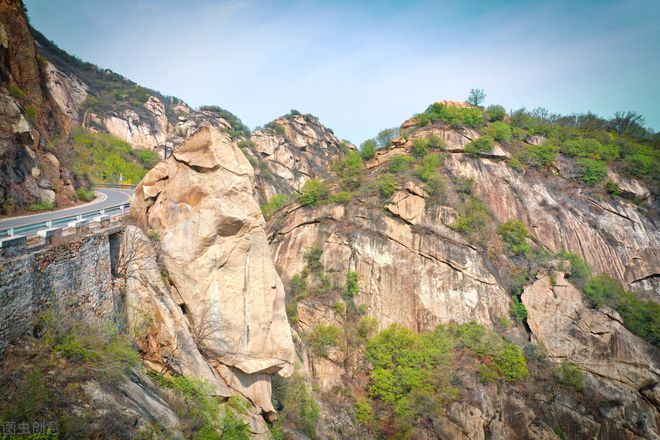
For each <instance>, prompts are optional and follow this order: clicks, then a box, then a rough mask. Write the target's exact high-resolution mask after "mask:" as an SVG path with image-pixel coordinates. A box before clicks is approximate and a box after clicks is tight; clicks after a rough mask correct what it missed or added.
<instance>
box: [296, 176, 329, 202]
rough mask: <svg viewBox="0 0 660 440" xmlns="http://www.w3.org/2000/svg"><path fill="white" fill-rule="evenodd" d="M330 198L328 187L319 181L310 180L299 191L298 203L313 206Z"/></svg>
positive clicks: (325, 183)
mask: <svg viewBox="0 0 660 440" xmlns="http://www.w3.org/2000/svg"><path fill="white" fill-rule="evenodd" d="M329 197H330V185H329V184H328V183H327V182H324V181H322V180H319V179H311V180H308V181H307V182H305V185H303V187H302V189H301V190H300V198H299V199H298V201H299V202H300V203H301V204H302V205H310V206H314V205H315V204H317V203H320V202H325V201H327V200H328V198H329Z"/></svg>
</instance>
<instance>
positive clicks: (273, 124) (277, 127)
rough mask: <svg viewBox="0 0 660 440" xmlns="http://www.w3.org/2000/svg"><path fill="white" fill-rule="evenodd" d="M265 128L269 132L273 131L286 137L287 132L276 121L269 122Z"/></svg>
mask: <svg viewBox="0 0 660 440" xmlns="http://www.w3.org/2000/svg"><path fill="white" fill-rule="evenodd" d="M264 128H267V129H269V130H273V131H274V132H275V133H277V134H279V135H284V133H285V132H286V131H285V129H284V127H283V126H282V125H281V124H279V123H277V122H275V121H271V122H269V123H268V124H266V125H265V126H264Z"/></svg>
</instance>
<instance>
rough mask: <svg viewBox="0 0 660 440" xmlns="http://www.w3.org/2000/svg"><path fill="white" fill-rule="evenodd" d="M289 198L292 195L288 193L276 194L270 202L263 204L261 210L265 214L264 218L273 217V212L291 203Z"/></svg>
mask: <svg viewBox="0 0 660 440" xmlns="http://www.w3.org/2000/svg"><path fill="white" fill-rule="evenodd" d="M289 200H290V196H289V195H287V194H275V195H274V196H273V197H271V198H270V199H268V202H266V203H264V204H263V205H261V212H262V214H263V215H264V218H265V219H266V220H268V219H269V218H271V217H272V216H273V214H275V213H276V212H277V211H279V210H280V209H282V208H283V207H284V206H286V205H287V204H288V203H289Z"/></svg>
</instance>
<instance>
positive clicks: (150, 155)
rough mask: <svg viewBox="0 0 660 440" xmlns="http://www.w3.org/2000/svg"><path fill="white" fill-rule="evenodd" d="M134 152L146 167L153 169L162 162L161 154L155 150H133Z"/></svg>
mask: <svg viewBox="0 0 660 440" xmlns="http://www.w3.org/2000/svg"><path fill="white" fill-rule="evenodd" d="M133 154H134V155H135V157H137V159H138V161H139V162H140V163H141V164H142V166H143V167H144V168H146V169H151V168H153V167H155V166H156V165H157V164H158V162H160V156H159V155H158V153H157V152H155V151H153V150H133Z"/></svg>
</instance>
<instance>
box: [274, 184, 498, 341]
mask: <svg viewBox="0 0 660 440" xmlns="http://www.w3.org/2000/svg"><path fill="white" fill-rule="evenodd" d="M411 196H412V195H411ZM412 197H417V198H419V197H418V196H412ZM420 199H421V198H420ZM422 200H423V199H422ZM452 218H455V211H453V210H452V209H451V208H447V209H440V208H438V209H435V208H434V209H427V210H426V211H425V212H424V213H423V215H421V216H420V217H418V220H417V226H425V228H428V230H426V229H425V228H417V226H415V225H411V224H409V223H407V222H406V221H404V220H403V219H401V218H399V217H394V216H392V217H390V216H384V215H382V211H381V210H380V209H372V208H367V207H361V206H359V207H358V206H355V205H352V204H351V205H348V207H345V206H319V207H315V208H312V209H310V208H298V209H296V208H293V207H292V208H291V211H289V212H288V213H287V214H286V216H285V217H284V218H279V219H278V220H279V221H280V223H277V229H274V230H271V231H269V235H270V236H272V242H271V247H272V250H273V258H274V260H275V262H276V264H277V267H278V268H279V270H280V274H281V275H282V277H283V279H286V280H289V279H291V277H292V276H293V275H294V274H296V273H300V272H301V271H302V270H303V267H304V264H305V262H304V258H302V256H303V255H304V254H305V252H306V251H307V250H308V249H309V248H310V247H312V246H313V245H314V244H320V245H322V249H323V255H322V257H321V261H322V263H323V264H324V267H325V268H326V270H334V271H337V272H338V273H346V272H347V271H349V270H352V271H356V272H357V273H358V278H359V284H360V292H359V294H358V295H357V296H356V298H355V300H356V303H358V304H366V305H367V307H368V313H369V314H370V315H371V316H374V317H376V318H378V321H379V323H380V325H381V326H382V327H387V326H389V325H390V324H392V323H395V322H396V323H400V324H403V325H406V326H408V327H410V328H412V329H416V330H429V329H433V328H434V327H435V326H436V325H437V324H439V323H446V322H452V321H453V322H468V321H472V320H475V321H478V322H481V323H484V324H486V325H489V326H492V325H493V323H495V322H497V319H498V318H499V317H500V316H507V315H508V313H509V311H508V310H509V296H508V295H507V294H506V292H504V290H503V289H502V288H501V287H500V286H499V285H498V283H497V281H496V279H495V277H494V276H493V275H492V274H491V273H490V271H489V270H488V269H487V267H486V264H485V262H484V260H483V259H482V257H481V256H480V255H479V252H477V251H476V250H475V249H474V248H472V247H471V246H470V245H468V244H466V243H465V242H464V241H463V239H462V238H461V237H460V235H459V234H457V233H456V232H454V231H453V230H451V229H450V228H448V227H447V226H446V225H445V224H443V222H445V221H447V220H451V219H452Z"/></svg>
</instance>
